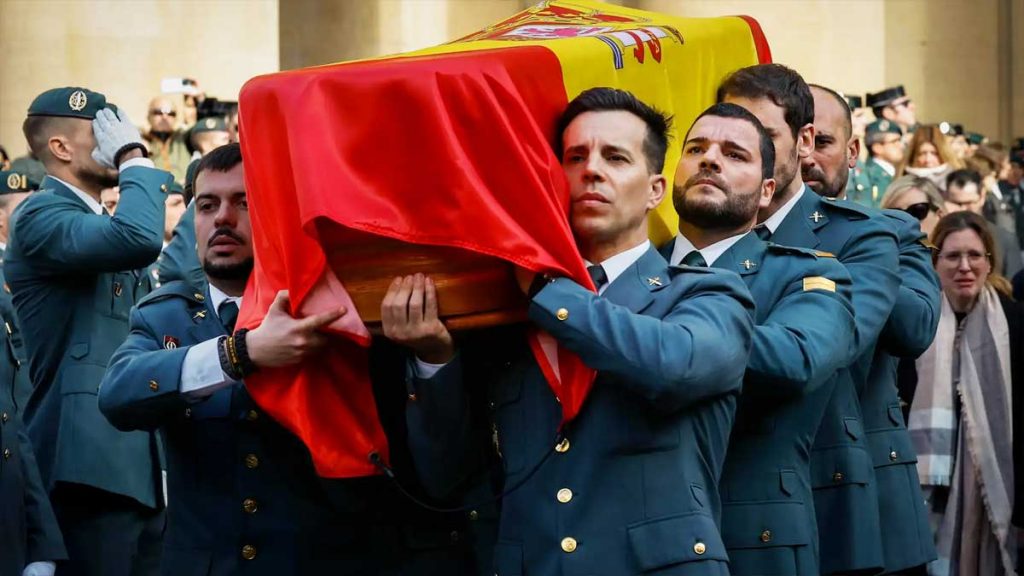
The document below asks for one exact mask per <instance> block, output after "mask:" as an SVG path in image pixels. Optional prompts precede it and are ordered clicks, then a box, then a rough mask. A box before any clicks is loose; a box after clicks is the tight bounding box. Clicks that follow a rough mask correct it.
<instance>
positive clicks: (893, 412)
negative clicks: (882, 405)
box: [889, 403, 906, 428]
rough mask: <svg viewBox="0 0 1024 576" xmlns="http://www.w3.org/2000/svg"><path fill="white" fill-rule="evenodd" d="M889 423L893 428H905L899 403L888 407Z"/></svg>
mask: <svg viewBox="0 0 1024 576" xmlns="http://www.w3.org/2000/svg"><path fill="white" fill-rule="evenodd" d="M889 422H892V425H893V426H898V427H900V428H905V427H906V425H905V424H904V423H903V409H902V408H900V405H899V403H896V404H890V405H889Z"/></svg>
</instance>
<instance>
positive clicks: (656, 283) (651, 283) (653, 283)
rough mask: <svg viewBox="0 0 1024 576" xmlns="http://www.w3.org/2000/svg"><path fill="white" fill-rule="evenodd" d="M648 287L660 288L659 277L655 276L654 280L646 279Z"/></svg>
mask: <svg viewBox="0 0 1024 576" xmlns="http://www.w3.org/2000/svg"><path fill="white" fill-rule="evenodd" d="M647 285H648V286H661V276H655V277H654V278H648V279H647Z"/></svg>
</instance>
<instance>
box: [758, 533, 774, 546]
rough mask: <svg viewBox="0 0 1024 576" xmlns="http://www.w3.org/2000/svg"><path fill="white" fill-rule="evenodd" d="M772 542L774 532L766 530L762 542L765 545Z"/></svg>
mask: <svg viewBox="0 0 1024 576" xmlns="http://www.w3.org/2000/svg"><path fill="white" fill-rule="evenodd" d="M771 541H772V531H771V530H765V531H764V532H761V542H764V543H765V544H767V543H769V542H771Z"/></svg>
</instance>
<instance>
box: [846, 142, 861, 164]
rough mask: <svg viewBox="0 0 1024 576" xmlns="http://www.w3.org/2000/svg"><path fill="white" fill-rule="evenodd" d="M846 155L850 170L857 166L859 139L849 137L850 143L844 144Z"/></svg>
mask: <svg viewBox="0 0 1024 576" xmlns="http://www.w3.org/2000/svg"><path fill="white" fill-rule="evenodd" d="M846 154H847V155H848V157H849V159H850V161H849V162H848V164H849V166H850V169H851V170H852V169H853V168H855V167H856V166H857V160H859V159H860V138H857V137H856V136H850V141H849V142H847V143H846Z"/></svg>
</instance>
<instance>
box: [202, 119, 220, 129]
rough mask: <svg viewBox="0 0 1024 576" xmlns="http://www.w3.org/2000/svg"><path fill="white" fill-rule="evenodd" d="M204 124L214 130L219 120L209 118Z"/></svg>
mask: <svg viewBox="0 0 1024 576" xmlns="http://www.w3.org/2000/svg"><path fill="white" fill-rule="evenodd" d="M204 124H205V125H206V128H207V129H208V130H213V129H214V128H215V127H216V126H217V121H216V120H214V119H213V118H207V119H206V122H204Z"/></svg>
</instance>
